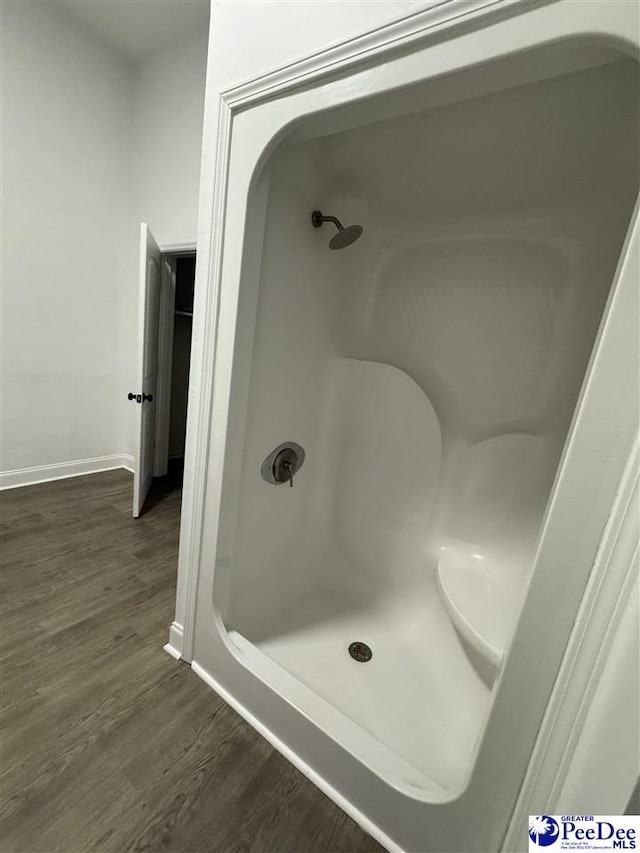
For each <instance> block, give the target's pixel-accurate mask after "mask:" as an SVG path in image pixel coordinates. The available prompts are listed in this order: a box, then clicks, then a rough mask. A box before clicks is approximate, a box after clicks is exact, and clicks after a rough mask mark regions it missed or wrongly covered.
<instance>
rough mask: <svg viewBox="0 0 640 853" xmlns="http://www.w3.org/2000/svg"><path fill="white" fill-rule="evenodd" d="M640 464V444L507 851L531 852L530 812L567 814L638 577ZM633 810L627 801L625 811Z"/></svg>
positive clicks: (582, 607) (561, 672)
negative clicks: (567, 793) (573, 778)
mask: <svg viewBox="0 0 640 853" xmlns="http://www.w3.org/2000/svg"><path fill="white" fill-rule="evenodd" d="M639 464H640V450H639V445H638V443H637V442H636V444H635V445H634V448H633V451H632V453H631V456H630V458H629V461H628V463H627V467H626V469H625V473H624V476H623V478H622V482H621V486H620V490H619V492H618V495H617V498H616V501H615V504H614V507H613V509H612V512H611V515H610V516H609V521H608V523H607V526H606V528H605V531H604V533H603V536H602V540H601V542H600V548H599V550H598V555H597V557H596V561H595V563H594V566H593V569H592V571H591V575H590V577H589V582H588V585H587V588H586V590H585V593H584V597H583V599H582V602H581V605H580V610H579V612H578V615H577V617H576V621H575V623H574V627H573V631H572V633H571V637H570V639H569V643H568V645H567V649H566V652H565V655H564V658H563V661H562V665H561V667H560V670H559V672H558V676H557V678H556V683H555V686H554V689H553V692H552V694H551V697H550V699H549V703H548V705H547V710H546V712H545V716H544V719H543V721H542V725H541V726H540V729H539V731H538V737H537V739H536V743H535V745H534V748H533V752H532V753H531V758H530V760H529V766H528V769H527V773H526V775H525V778H524V781H523V784H522V788H521V789H520V794H519V796H518V800H517V802H516V806H515V809H514V811H513V814H512V816H511V822H510V824H509V827H508V829H507V833H506V835H505V839H504V842H503V845H502V848H501V849H502V850H503V851H504V852H505V853H513V851H517V850H520V849H521V848H522V849H524V848H523V844H524V843H525V840H526V831H525V828H526V826H527V819H528V816H529V815H530V814H557V813H558V812H557V809H558V808H559V809H560V811H563V812H564V811H566V809H565V808H563V805H562V803H559V802H558V798H559V796H560V793H561V790H562V784H563V782H564V780H565V779H566V777H567V774H568V772H569V770H570V767H571V761H572V758H573V756H574V753H575V750H576V746H577V744H578V741H579V738H580V735H581V734H582V729H583V726H584V723H585V720H586V716H587V712H588V710H589V708H590V706H591V700H592V699H593V695H594V693H595V690H596V688H597V686H598V683H599V681H600V678H601V677H602V674H603V671H604V668H605V665H606V662H607V654H608V652H609V650H610V649H611V646H612V644H613V640H614V638H615V634H616V630H617V628H618V626H619V624H620V620H621V618H622V613H623V611H624V608H625V606H626V604H627V601H628V598H629V594H630V591H631V589H632V587H633V583H634V581H635V579H636V575H637V561H638V532H637V526H638V486H639V481H640V474H639V468H638V466H639ZM602 746H603V747H604V748H605V749H606V748H607V744H606V743H604V742H603V744H602ZM629 793H630V794H631V792H629ZM625 806H626V802H625V803H620V813H622V810H624V808H625ZM523 839H524V840H523Z"/></svg>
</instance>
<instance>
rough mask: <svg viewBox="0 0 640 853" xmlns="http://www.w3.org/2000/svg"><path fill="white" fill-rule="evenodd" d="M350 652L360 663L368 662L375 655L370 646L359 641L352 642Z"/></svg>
mask: <svg viewBox="0 0 640 853" xmlns="http://www.w3.org/2000/svg"><path fill="white" fill-rule="evenodd" d="M349 654H350V655H351V657H352V658H353V659H354V660H357V661H360V663H367V661H370V660H371V658H372V657H373V652H372V651H371V649H370V648H369V646H368V645H367V644H366V643H361V642H360V641H357V642H355V643H351V645H350V646H349Z"/></svg>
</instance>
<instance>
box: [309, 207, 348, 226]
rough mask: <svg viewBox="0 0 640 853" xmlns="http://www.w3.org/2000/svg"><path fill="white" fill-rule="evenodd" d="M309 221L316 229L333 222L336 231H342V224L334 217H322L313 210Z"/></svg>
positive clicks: (318, 212) (317, 211)
mask: <svg viewBox="0 0 640 853" xmlns="http://www.w3.org/2000/svg"><path fill="white" fill-rule="evenodd" d="M311 221H312V222H313V224H314V226H315V227H316V228H320V226H321V225H322V223H323V222H333V224H334V225H335V226H336V228H337V229H338V231H344V228H343V226H342V222H340V220H339V219H338V218H337V217H335V216H323V215H322V213H320V211H319V210H314V211H313V213H312V214H311Z"/></svg>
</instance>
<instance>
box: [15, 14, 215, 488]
mask: <svg viewBox="0 0 640 853" xmlns="http://www.w3.org/2000/svg"><path fill="white" fill-rule="evenodd" d="M206 50H207V34H206V28H204V29H203V28H201V29H199V30H198V31H196V32H195V33H193V34H191V35H188V36H185V37H183V38H182V39H180V40H178V41H176V42H175V43H174V44H172V45H170V46H169V47H168V48H166V49H164V50H162V51H161V52H159V53H157V54H155V55H152V56H151V57H149V58H148V59H146V60H144V61H143V62H141V63H140V64H139V65H137V66H135V65H133V64H131V63H130V62H129V61H127V60H126V59H124V58H123V57H122V56H121V55H119V54H116V53H115V52H114V51H113V50H112V49H111V48H110V47H108V46H106V45H105V44H104V43H103V42H102V41H101V40H100V39H99V38H98V37H97V36H95V35H94V34H93V32H92V31H91V30H89V29H88V28H87V27H86V25H85V24H83V23H81V22H79V21H78V20H76V19H75V18H74V17H73V16H70V15H69V14H68V13H67V12H65V11H64V9H62V8H61V7H60V6H59V5H58V4H54V3H47V2H30V3H24V2H11V0H9V2H3V3H2V52H3V58H2V61H3V74H2V100H3V115H2V148H3V151H2V172H3V198H2V214H3V252H2V286H3V311H2V315H3V335H2V356H3V358H2V456H1V459H0V470H2V472H3V474H4V473H5V472H7V471H10V472H18V471H19V472H20V473H13V474H11V475H10V476H8V477H4V476H3V483H4V484H7V485H15V484H21V483H23V482H29V481H34V480H37V479H46V478H47V477H50V476H55V475H59V474H62V473H73V472H76V471H79V470H80V468H74V467H73V466H72V467H71V468H69V466H68V465H67V463H69V462H73V461H77V460H87V459H93V458H96V457H105V456H107V457H111V456H113V457H114V458H113V459H112V460H106V461H105V462H104V464H105V465H109V464H119V461H120V457H121V456H122V454H131V453H133V452H134V440H133V436H134V434H133V419H134V417H133V416H134V407H133V406H132V404H131V403H129V402H128V401H127V399H126V393H127V391H129V390H133V387H132V386H131V382H132V380H134V377H135V359H136V352H137V340H136V313H137V289H138V282H137V241H138V233H139V222H140V220H145V221H147V222H148V223H149V224H150V225H151V228H152V230H153V231H154V233H155V235H156V237H157V238H158V240H160V241H161V242H163V243H178V242H193V241H195V239H196V218H197V205H198V180H199V169H200V139H201V131H202V111H203V97H204V74H205V65H206ZM130 386H131V387H130ZM41 466H55V467H54V468H51V467H49V468H47V469H46V470H42V471H41V470H36V471H33V470H31V469H40V468H41ZM60 466H62V467H60ZM86 467H87V466H86V465H84V468H86ZM89 467H91V466H89ZM94 467H96V465H94ZM84 468H83V470H84ZM27 469H29V470H27Z"/></svg>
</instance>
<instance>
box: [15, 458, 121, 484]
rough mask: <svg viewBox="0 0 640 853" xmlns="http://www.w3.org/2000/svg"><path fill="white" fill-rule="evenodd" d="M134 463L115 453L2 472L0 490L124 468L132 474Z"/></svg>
mask: <svg viewBox="0 0 640 853" xmlns="http://www.w3.org/2000/svg"><path fill="white" fill-rule="evenodd" d="M134 463H135V460H134V458H133V456H131V455H130V454H129V453H116V454H114V455H113V456H94V457H92V458H91V459H75V460H73V461H72V462H56V463H55V464H53V465H38V466H36V467H34V468H18V469H16V470H15V471H2V472H0V490H2V491H4V490H5V489H18V488H20V487H21V486H35V485H36V483H48V482H50V481H51V480H66V479H67V478H68V477H82V476H84V475H85V474H98V473H99V472H100V471H113V470H114V469H115V468H125V469H126V470H127V471H131V472H132V473H133V467H134Z"/></svg>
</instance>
